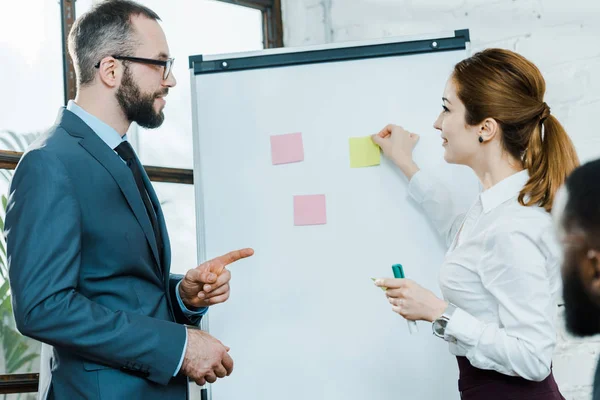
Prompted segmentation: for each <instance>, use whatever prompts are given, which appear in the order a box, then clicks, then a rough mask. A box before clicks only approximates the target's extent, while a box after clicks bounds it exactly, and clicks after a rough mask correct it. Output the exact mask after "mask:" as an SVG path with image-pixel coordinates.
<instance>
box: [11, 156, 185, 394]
mask: <svg viewBox="0 0 600 400" xmlns="http://www.w3.org/2000/svg"><path fill="white" fill-rule="evenodd" d="M5 233H6V238H7V254H8V260H9V262H8V265H9V278H10V284H11V290H12V298H13V310H14V314H15V320H16V323H17V328H18V329H19V331H20V332H21V333H22V334H24V335H26V336H29V337H32V338H34V339H36V340H39V341H42V342H44V343H48V344H50V345H53V346H57V347H63V348H68V349H69V350H71V351H73V352H75V353H77V354H79V355H80V356H81V357H84V358H86V359H89V360H91V361H94V362H97V363H101V364H105V365H108V366H110V367H113V368H117V369H123V370H134V371H142V372H145V375H147V379H148V380H150V381H153V382H156V383H159V384H167V383H168V382H169V380H170V379H171V377H172V375H173V371H174V370H175V369H176V368H177V365H178V363H179V361H180V357H181V349H182V348H183V346H184V343H185V340H186V331H185V329H186V328H185V327H184V326H182V325H180V324H177V323H174V322H169V321H164V320H160V319H155V318H151V317H147V316H144V315H138V314H133V313H128V312H125V311H119V310H111V309H108V308H107V307H104V306H102V305H100V304H98V303H95V302H93V301H91V300H90V299H88V298H87V297H85V296H83V295H82V294H81V293H79V291H78V279H79V272H80V268H81V236H82V234H83V232H82V225H81V215H80V205H79V204H78V201H77V198H76V196H75V193H74V191H73V185H72V182H71V181H70V179H69V176H68V174H67V170H66V168H65V166H64V165H63V164H62V162H61V161H60V160H59V159H58V158H57V157H56V156H55V155H54V154H52V153H50V152H48V151H45V150H44V149H37V150H33V151H30V152H29V153H27V154H26V155H25V156H23V158H22V160H21V162H20V163H19V166H18V167H17V170H16V172H15V175H14V177H13V180H12V183H11V187H10V193H9V201H8V207H7V213H6V224H5Z"/></svg>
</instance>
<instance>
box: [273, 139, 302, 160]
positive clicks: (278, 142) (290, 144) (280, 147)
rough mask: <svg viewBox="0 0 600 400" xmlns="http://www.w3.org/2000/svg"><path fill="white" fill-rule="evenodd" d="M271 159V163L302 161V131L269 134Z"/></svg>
mask: <svg viewBox="0 0 600 400" xmlns="http://www.w3.org/2000/svg"><path fill="white" fill-rule="evenodd" d="M271 161H272V162H273V165H277V164H287V163H293V162H298V161H304V145H303V144H302V133H287V134H285V135H273V136H271Z"/></svg>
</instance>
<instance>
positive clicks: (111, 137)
mask: <svg viewBox="0 0 600 400" xmlns="http://www.w3.org/2000/svg"><path fill="white" fill-rule="evenodd" d="M67 110H69V111H71V112H72V113H73V114H75V115H77V116H78V117H79V118H81V119H82V120H83V122H85V123H86V124H87V126H89V127H90V128H91V129H92V130H93V131H94V132H95V133H96V135H98V136H99V137H100V139H102V141H103V142H104V143H106V145H107V146H108V147H110V148H111V149H113V150H114V148H115V147H117V146H118V145H119V144H121V142H123V141H125V140H127V136H123V137H121V135H119V132H117V131H116V130H114V129H113V128H112V127H110V126H109V125H108V124H106V123H104V122H102V121H101V120H100V119H98V118H97V117H95V116H93V115H92V114H90V113H89V112H87V111H85V110H84V109H83V108H81V107H80V106H78V105H77V103H75V102H74V101H73V100H69V102H68V103H67Z"/></svg>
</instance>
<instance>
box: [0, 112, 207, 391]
mask: <svg viewBox="0 0 600 400" xmlns="http://www.w3.org/2000/svg"><path fill="white" fill-rule="evenodd" d="M144 180H145V184H146V188H147V191H148V193H149V195H150V198H151V200H152V203H153V205H154V208H155V210H156V215H157V217H158V222H159V225H160V229H161V233H162V237H163V244H164V252H163V256H162V259H159V252H158V249H157V244H156V239H155V237H154V232H153V230H152V225H151V223H150V220H149V218H148V215H147V213H146V210H145V208H144V204H143V202H142V199H141V197H140V195H139V192H138V189H137V187H136V184H135V181H134V178H133V175H132V173H131V171H130V170H129V168H128V167H127V166H126V165H125V164H124V163H123V161H122V160H121V159H120V158H119V156H118V155H117V154H116V153H115V152H114V151H113V150H112V149H111V148H109V147H108V146H107V145H106V144H105V143H104V142H103V141H102V140H101V139H100V138H99V137H98V136H97V135H96V134H95V133H94V132H93V131H92V130H91V129H90V128H89V127H88V125H86V124H85V123H84V122H83V121H82V120H81V119H80V118H79V117H77V116H76V115H75V114H73V113H71V112H70V111H67V110H66V109H62V110H61V111H60V113H59V116H58V120H57V122H56V125H55V126H54V127H52V128H51V129H50V130H49V131H48V132H47V133H46V134H45V135H44V136H43V137H42V138H41V139H40V140H38V141H36V143H34V144H33V145H32V146H31V147H30V148H29V149H28V151H27V152H26V153H25V154H24V156H23V157H22V159H21V161H20V162H19V165H18V166H17V169H16V171H15V175H14V177H13V180H12V182H11V185H10V196H9V201H8V209H7V214H6V224H5V233H6V235H7V252H8V259H9V276H10V283H11V288H12V296H13V307H14V314H15V319H16V322H17V327H18V329H19V330H20V331H21V332H22V333H23V334H24V335H26V336H30V337H32V338H34V339H37V340H39V341H41V342H43V343H45V345H44V346H47V345H49V346H52V347H51V348H50V347H45V348H44V349H43V351H42V353H43V355H42V360H41V362H42V365H41V377H40V394H41V396H40V397H41V398H47V397H48V398H58V399H101V398H102V399H117V398H118V399H127V398H129V399H134V398H135V399H157V400H158V399H160V400H166V399H177V400H180V399H185V398H186V396H187V379H186V378H185V377H184V376H177V377H172V375H173V373H174V371H175V369H176V368H177V365H178V363H179V361H180V358H181V355H182V350H183V346H184V342H185V335H186V332H185V329H186V328H185V326H183V325H182V324H194V325H196V324H198V323H199V322H200V318H199V317H198V318H197V319H195V320H190V319H188V317H186V316H185V315H184V314H183V313H182V311H181V309H180V307H179V305H178V302H177V300H176V297H175V286H176V284H177V282H178V281H179V280H181V276H174V275H171V274H170V272H169V269H170V261H171V249H170V245H169V237H168V234H167V230H166V227H165V220H164V216H163V213H162V210H161V207H160V204H159V202H158V199H157V198H156V194H155V192H154V190H153V188H152V185H151V183H150V180H149V179H148V177H147V176H146V175H145V173H144ZM46 371H50V375H46Z"/></svg>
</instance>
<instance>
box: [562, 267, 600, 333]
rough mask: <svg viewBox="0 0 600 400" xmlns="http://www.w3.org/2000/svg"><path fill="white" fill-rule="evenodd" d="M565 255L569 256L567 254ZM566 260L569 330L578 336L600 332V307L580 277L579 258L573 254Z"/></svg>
mask: <svg viewBox="0 0 600 400" xmlns="http://www.w3.org/2000/svg"><path fill="white" fill-rule="evenodd" d="M565 257H569V256H568V255H565ZM565 262H569V263H571V264H570V265H569V267H570V268H569V269H568V271H569V272H568V273H567V275H566V276H564V277H563V298H564V300H565V319H566V324H567V330H568V331H569V332H571V333H572V334H574V335H577V336H592V335H595V334H597V333H600V307H598V306H597V305H596V304H595V303H594V302H593V301H592V300H590V298H589V296H588V295H587V292H586V290H585V288H584V287H583V284H582V283H581V279H580V278H579V274H578V268H577V260H576V257H575V256H574V255H571V256H570V257H569V259H566V260H565Z"/></svg>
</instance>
